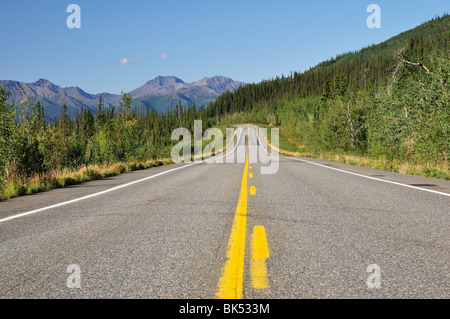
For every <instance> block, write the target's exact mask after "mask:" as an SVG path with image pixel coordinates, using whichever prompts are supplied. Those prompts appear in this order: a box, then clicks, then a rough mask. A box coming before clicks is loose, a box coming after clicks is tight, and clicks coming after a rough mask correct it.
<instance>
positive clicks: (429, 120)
mask: <svg viewBox="0 0 450 319" xmlns="http://www.w3.org/2000/svg"><path fill="white" fill-rule="evenodd" d="M449 72H450V17H449V16H448V15H444V16H443V17H440V18H439V17H437V18H436V19H433V20H431V21H429V22H427V23H425V24H423V25H421V26H419V27H417V28H416V29H414V30H410V31H407V32H404V33H402V34H400V35H398V36H396V37H394V38H392V39H390V40H388V41H386V42H384V43H381V44H378V45H372V46H370V47H367V48H364V49H362V50H360V51H358V52H353V53H347V54H343V55H339V56H337V57H336V58H335V59H331V60H329V61H326V62H323V63H321V64H319V65H317V66H316V67H314V68H312V69H310V70H309V71H307V72H304V73H301V74H300V73H293V74H291V75H290V76H287V77H284V76H282V77H281V78H279V77H277V78H275V79H272V80H268V81H264V82H261V83H258V84H249V85H247V86H245V87H241V88H239V89H238V90H236V91H235V92H234V93H226V94H223V95H222V96H220V97H219V98H218V99H217V100H216V101H215V102H214V103H211V104H210V105H209V106H208V108H207V109H206V114H207V116H209V117H211V118H214V119H215V121H216V123H221V122H229V123H231V122H236V121H238V122H240V121H242V122H257V123H260V124H266V125H271V126H279V127H280V128H281V129H282V130H283V132H284V133H286V135H289V136H292V137H294V139H295V140H297V141H299V142H300V143H302V144H304V145H305V146H306V147H307V148H308V149H309V150H312V152H315V153H317V152H321V151H333V152H340V153H350V154H358V155H362V156H369V157H372V158H385V159H387V160H407V161H410V162H412V163H417V164H420V163H430V162H433V163H437V164H439V165H441V166H442V164H443V165H444V167H445V166H447V163H448V160H449V152H450V106H449V87H448V82H449ZM447 168H448V166H447ZM447 172H448V169H447Z"/></svg>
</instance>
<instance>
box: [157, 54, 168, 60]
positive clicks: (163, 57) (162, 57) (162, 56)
mask: <svg viewBox="0 0 450 319" xmlns="http://www.w3.org/2000/svg"><path fill="white" fill-rule="evenodd" d="M159 58H160V59H163V60H168V59H169V58H168V57H167V54H165V53H161V55H160V56H159Z"/></svg>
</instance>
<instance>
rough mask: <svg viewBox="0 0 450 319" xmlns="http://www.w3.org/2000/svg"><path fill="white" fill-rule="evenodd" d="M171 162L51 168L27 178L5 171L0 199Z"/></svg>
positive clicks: (134, 162)
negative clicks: (73, 168)
mask: <svg viewBox="0 0 450 319" xmlns="http://www.w3.org/2000/svg"><path fill="white" fill-rule="evenodd" d="M170 163H172V160H171V159H168V158H164V159H159V160H146V161H141V162H139V161H130V162H127V163H114V164H110V165H89V166H87V167H86V166H84V167H81V168H79V169H78V170H68V169H64V170H53V171H51V172H49V173H46V174H40V175H37V174H35V175H32V176H30V177H29V178H27V179H24V178H21V177H20V176H19V175H18V174H16V173H15V172H14V170H9V171H8V172H7V178H6V183H5V186H4V187H3V189H1V190H0V199H2V200H3V199H8V198H13V197H17V196H21V195H28V194H33V193H37V192H43V191H48V190H50V189H54V188H59V187H64V186H68V185H75V184H79V183H83V182H87V181H92V180H99V179H102V178H107V177H110V176H115V175H119V174H123V173H128V172H131V171H135V170H141V169H147V168H151V167H157V166H161V165H166V164H170Z"/></svg>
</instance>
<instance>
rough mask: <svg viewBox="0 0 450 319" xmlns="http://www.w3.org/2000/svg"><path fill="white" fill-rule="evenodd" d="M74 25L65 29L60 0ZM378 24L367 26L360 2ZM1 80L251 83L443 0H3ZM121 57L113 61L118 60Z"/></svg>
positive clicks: (438, 8) (422, 13) (429, 12)
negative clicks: (377, 14) (222, 79)
mask: <svg viewBox="0 0 450 319" xmlns="http://www.w3.org/2000/svg"><path fill="white" fill-rule="evenodd" d="M71 3H75V4H78V5H79V6H80V8H81V28H80V29H69V28H68V27H67V25H66V20H67V17H68V16H69V15H70V13H67V12H66V8H67V6H68V5H69V4H71ZM371 3H374V4H378V5H379V6H380V8H381V28H380V29H369V28H368V27H367V25H366V20H367V17H368V16H369V15H370V13H367V12H366V8H367V6H368V5H369V4H371ZM1 7H2V9H1V11H0V29H1V30H2V32H1V33H2V37H1V50H0V79H1V80H18V81H23V82H34V81H36V80H38V79H39V78H46V79H48V80H50V81H52V82H53V83H55V84H58V85H60V86H62V87H67V86H79V87H81V88H82V89H83V90H85V91H87V92H89V93H101V92H110V93H120V92H121V91H122V90H123V91H124V92H128V91H130V90H132V89H135V88H137V87H139V86H140V85H142V84H144V83H145V82H146V81H148V80H151V79H153V78H155V77H156V76H158V75H174V76H177V77H179V78H181V79H183V80H184V81H186V82H192V81H196V80H199V79H201V78H203V77H205V76H213V75H223V76H228V77H231V78H232V79H234V80H240V81H244V82H259V81H261V80H264V79H270V78H272V77H275V76H277V75H280V76H281V74H285V75H287V74H289V73H290V72H291V71H300V72H301V71H304V70H307V69H309V68H310V67H312V66H314V65H316V64H317V63H319V62H321V61H324V60H326V59H329V58H330V57H332V56H336V55H337V54H339V53H343V52H348V51H353V50H358V49H360V48H362V47H364V46H367V45H370V44H372V43H380V42H382V41H384V40H387V39H388V38H390V37H392V36H395V35H397V34H399V33H401V32H403V31H406V30H408V29H411V28H414V27H415V26H417V25H419V24H421V23H423V22H425V21H427V20H430V19H431V18H433V17H435V16H436V15H440V16H441V15H443V14H444V13H446V12H447V13H448V12H450V2H449V1H448V0H428V1H416V0H409V1H406V0H395V1H393V0H369V1H364V0H345V1H344V0H341V1H337V0H315V1H312V0H311V1H302V0H296V1H294V0H291V1H284V0H277V1H266V0H259V1H253V0H239V1H237V0H208V1H207V0H183V1H181V0H179V1H174V0H164V1H161V0H159V1H153V0H127V1H122V0H71V1H66V0H41V1H35V0H28V1H24V0H15V1H2V6H1ZM121 62H122V63H121Z"/></svg>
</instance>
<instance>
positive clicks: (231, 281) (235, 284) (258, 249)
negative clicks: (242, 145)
mask: <svg viewBox="0 0 450 319" xmlns="http://www.w3.org/2000/svg"><path fill="white" fill-rule="evenodd" d="M249 143H250V142H249V141H248V144H249ZM248 169H249V163H248V155H247V156H246V159H245V168H244V174H243V175H242V185H241V192H240V194H239V201H238V205H237V208H236V212H235V215H234V220H233V226H232V228H231V235H230V239H229V241H228V247H227V258H228V259H227V261H226V262H225V266H224V267H223V270H222V276H221V277H220V280H219V284H218V288H217V292H216V298H220V299H241V298H242V288H243V280H244V256H245V232H246V228H247V198H248V190H247V189H248V187H247V176H248ZM254 192H255V191H254V187H253V188H252V195H254ZM251 249H252V264H251V275H252V285H253V287H254V288H256V289H262V288H267V287H268V286H269V285H268V279H267V268H266V265H265V259H266V258H268V257H269V250H268V248H267V241H266V235H265V230H264V227H263V226H255V227H254V231H253V236H252V245H251Z"/></svg>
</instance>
